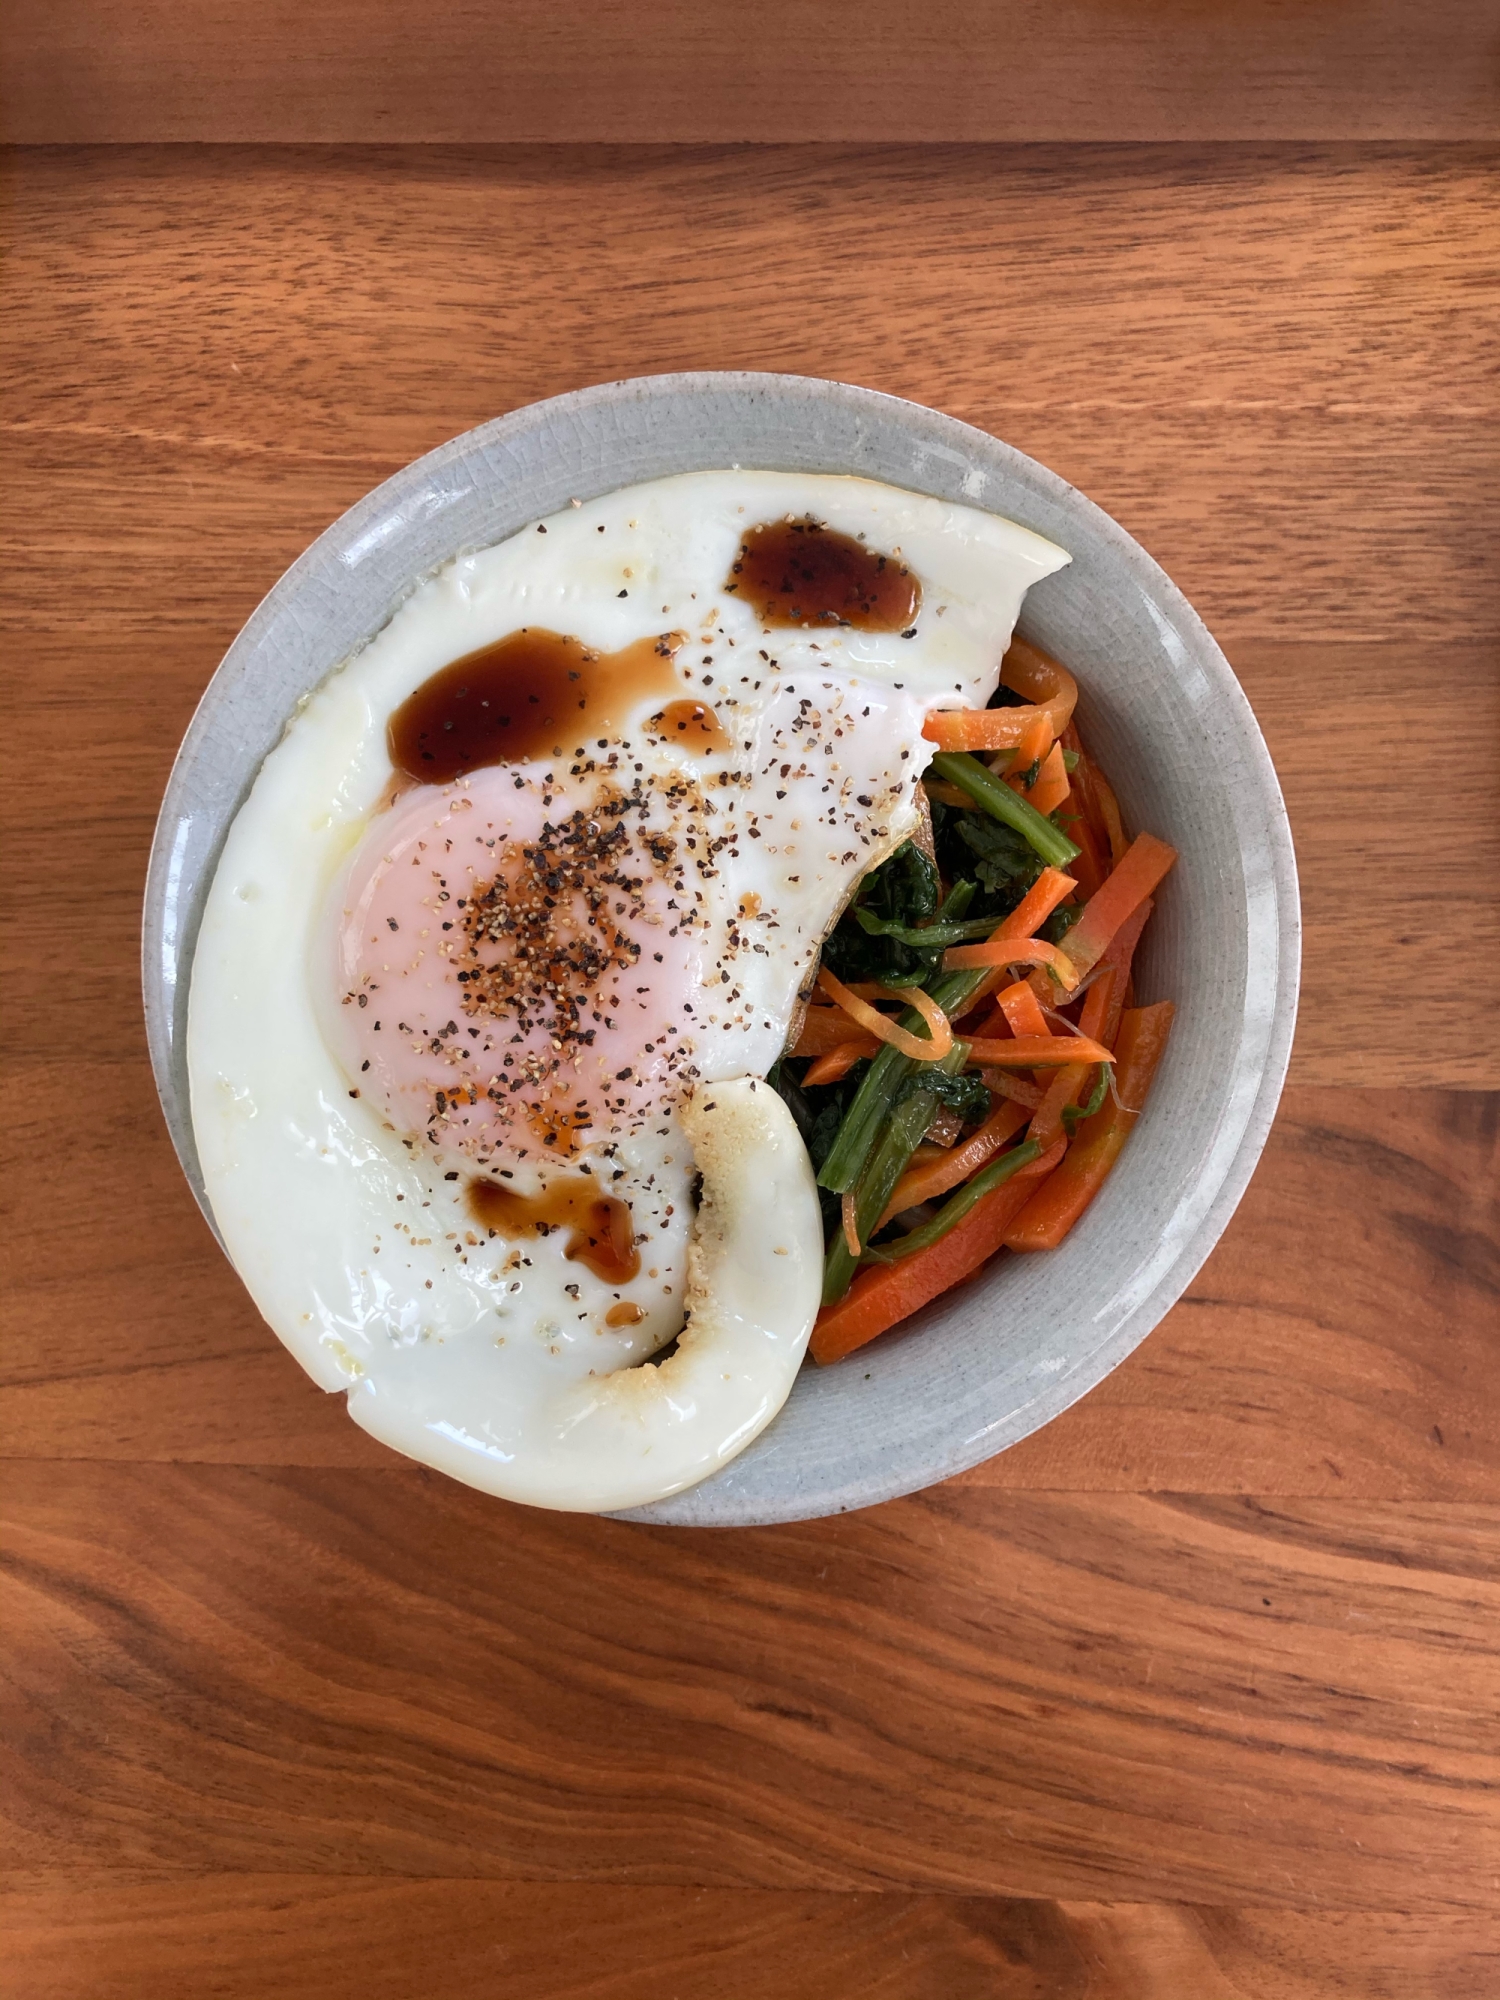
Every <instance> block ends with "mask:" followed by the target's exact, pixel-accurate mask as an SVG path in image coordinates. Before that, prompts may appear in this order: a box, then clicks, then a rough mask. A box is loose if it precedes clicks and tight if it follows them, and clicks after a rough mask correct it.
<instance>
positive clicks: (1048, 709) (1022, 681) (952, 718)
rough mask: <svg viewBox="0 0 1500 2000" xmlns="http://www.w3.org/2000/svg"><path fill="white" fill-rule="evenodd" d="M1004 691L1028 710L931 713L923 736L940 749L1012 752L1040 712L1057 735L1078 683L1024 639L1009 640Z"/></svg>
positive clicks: (1069, 711)
mask: <svg viewBox="0 0 1500 2000" xmlns="http://www.w3.org/2000/svg"><path fill="white" fill-rule="evenodd" d="M1000 679H1001V682H1002V684H1003V685H1004V686H1006V687H1009V688H1014V689H1015V691H1016V693H1017V694H1024V695H1025V697H1026V699H1027V701H1028V702H1030V703H1032V704H1034V705H1033V706H1032V707H1029V708H948V709H934V710H932V711H931V712H930V713H929V714H928V716H927V718H926V720H925V721H924V722H923V724H922V734H923V735H924V736H925V737H926V738H927V740H928V742H929V743H936V745H937V746H938V748H939V749H940V750H1013V749H1014V748H1015V747H1016V745H1017V744H1018V743H1019V742H1020V740H1021V738H1022V736H1023V735H1024V734H1025V732H1026V730H1027V729H1028V728H1029V727H1030V725H1031V723H1032V722H1033V721H1035V719H1036V717H1037V715H1038V713H1039V712H1040V713H1042V714H1044V715H1045V716H1046V717H1047V720H1048V725H1049V727H1050V728H1051V731H1052V734H1053V735H1054V736H1061V735H1062V733H1063V731H1064V730H1065V729H1066V728H1067V726H1068V724H1069V722H1070V721H1071V720H1072V717H1073V710H1074V708H1075V707H1076V706H1077V704H1078V683H1077V681H1075V680H1074V678H1073V676H1072V675H1071V674H1070V673H1069V672H1068V670H1067V668H1066V667H1065V666H1063V665H1061V664H1060V662H1058V661H1057V660H1054V659H1053V658H1052V657H1051V655H1050V654H1048V653H1044V652H1043V651H1042V650H1041V648H1040V647H1039V646H1033V645H1030V644H1029V643H1028V642H1027V641H1026V640H1025V639H1012V641H1011V643H1010V650H1009V651H1008V652H1007V653H1006V655H1005V658H1004V660H1003V661H1002V662H1001V666H1000Z"/></svg>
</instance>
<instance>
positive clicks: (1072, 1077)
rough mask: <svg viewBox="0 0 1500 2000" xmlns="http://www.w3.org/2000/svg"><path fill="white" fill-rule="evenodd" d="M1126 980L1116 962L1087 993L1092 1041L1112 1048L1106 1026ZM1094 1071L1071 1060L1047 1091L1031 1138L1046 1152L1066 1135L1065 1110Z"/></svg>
mask: <svg viewBox="0 0 1500 2000" xmlns="http://www.w3.org/2000/svg"><path fill="white" fill-rule="evenodd" d="M1124 984H1125V982H1124V980H1123V979H1122V978H1120V976H1119V975H1118V974H1117V973H1116V971H1115V968H1114V967H1113V966H1112V965H1107V966H1105V968H1104V969H1103V971H1102V972H1101V973H1100V974H1099V976H1098V978H1097V979H1096V980H1095V981H1094V983H1093V985H1092V986H1091V987H1090V988H1089V990H1088V992H1087V993H1085V995H1084V996H1083V1006H1082V1007H1081V1008H1080V1009H1079V1013H1078V1025H1079V1027H1080V1028H1081V1029H1082V1031H1083V1032H1084V1034H1086V1035H1087V1036H1088V1037H1089V1039H1090V1040H1091V1041H1095V1042H1098V1043H1100V1044H1101V1045H1102V1046H1103V1047H1105V1048H1108V1047H1109V1041H1108V1038H1107V1037H1106V1035H1105V1034H1104V1032H1103V1031H1104V1028H1105V1025H1106V1023H1107V1022H1108V1020H1109V1017H1110V1002H1111V1001H1112V999H1113V997H1114V993H1115V989H1116V987H1117V986H1118V987H1120V988H1121V989H1123V987H1124ZM1093 1074H1094V1070H1093V1065H1092V1064H1090V1063H1069V1064H1068V1066H1067V1068H1066V1069H1060V1070H1059V1071H1058V1072H1057V1074H1056V1076H1054V1077H1053V1079H1052V1081H1051V1083H1049V1084H1048V1086H1047V1090H1046V1094H1045V1095H1044V1097H1043V1098H1042V1101H1041V1104H1040V1105H1039V1106H1038V1107H1037V1113H1036V1116H1035V1117H1034V1118H1033V1119H1032V1121H1031V1130H1030V1132H1029V1133H1028V1134H1027V1137H1028V1138H1031V1139H1035V1140H1036V1142H1037V1144H1038V1145H1039V1146H1040V1147H1041V1149H1042V1151H1043V1152H1044V1153H1045V1152H1046V1150H1047V1148H1048V1147H1049V1146H1050V1145H1052V1144H1053V1143H1054V1142H1055V1141H1056V1140H1058V1139H1060V1138H1061V1137H1062V1136H1063V1113H1064V1112H1065V1111H1071V1110H1072V1109H1073V1107H1074V1106H1075V1105H1076V1104H1077V1102H1078V1100H1079V1098H1080V1097H1081V1096H1082V1095H1083V1092H1084V1089H1085V1087H1086V1086H1087V1084H1088V1081H1089V1078H1090V1077H1091V1076H1092V1075H1093Z"/></svg>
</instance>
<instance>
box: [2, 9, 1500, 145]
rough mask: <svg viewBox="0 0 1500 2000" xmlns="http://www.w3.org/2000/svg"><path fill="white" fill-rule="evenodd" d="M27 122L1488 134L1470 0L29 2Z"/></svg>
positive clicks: (874, 132)
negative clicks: (1409, 1) (919, 4)
mask: <svg viewBox="0 0 1500 2000" xmlns="http://www.w3.org/2000/svg"><path fill="white" fill-rule="evenodd" d="M6 11H7V15H8V17H9V18H8V22H7V35H6V40H7V43H8V47H9V60H8V64H7V69H8V73H9V81H8V86H7V89H6V92H5V95H4V98H3V99H0V112H3V118H4V124H3V129H4V131H5V132H6V134H7V136H8V137H10V138H11V139H13V140H20V141H24V142H26V143H29V144H56V143H59V142H77V141H95V140H101V139H107V140H162V139H178V140H180V139H192V140H200V141H203V140H207V141H220V140H232V139H253V140H277V141H288V140H299V141H300V140H318V141H327V140H339V139H353V140H359V139H368V138H370V137H374V136H378V137H382V138H385V139H388V140H401V141H406V142H411V141H422V142H431V141H435V140H455V139H456V140H470V141H496V140H509V141H518V140H543V141H559V140H582V139H611V140H629V141H658V142H659V141H661V140H671V141H676V142H681V141H702V140H714V139H724V138H728V139H755V140H771V139H794V140H801V139H855V140H872V139H873V140H897V139H899V140H913V139H916V140H943V139H954V138H957V139H975V140H1015V139H1180V138H1188V139H1203V140H1214V139H1240V138H1271V139H1306V138H1318V139H1329V138H1358V139H1412V138H1422V139H1465V138H1479V137H1489V136H1493V135H1494V134H1495V133H1496V131H1497V129H1500V118H1497V91H1496V82H1495V72H1494V59H1495V53H1496V46H1497V43H1496V32H1495V24H1494V21H1493V18H1492V16H1491V14H1490V12H1489V10H1488V9H1486V8H1484V7H1482V6H1480V7H1476V6H1473V5H1470V4H1466V0H1430V4H1429V5H1428V6H1427V7H1425V8H1423V9H1422V10H1421V11H1420V12H1416V11H1414V10H1413V9H1412V8H1411V7H1410V6H1409V5H1406V4H1404V0H1320V4H1317V5H1301V6H1299V5H1296V4H1291V3H1290V0H1236V4H1234V5H1227V6H1207V5H1203V4H1201V0H1152V4H1151V5H1149V6H1146V7H1121V6H1117V5H1112V4H1110V0H994V4H989V5H985V4H982V3H981V0H929V4H928V5H927V6H926V7H923V8H921V9H914V8H911V7H909V6H906V5H902V4H899V0H869V4H866V5H864V6H862V7H861V8H860V9H859V10H858V12H857V14H851V12H850V10H849V9H848V8H847V7H844V6H839V5H837V4H835V0H821V4H817V5H813V6H807V5H802V4H794V0H764V4H763V5H761V6H760V7H758V8H757V9H756V10H755V12H754V14H753V15H751V16H749V17H747V16H746V14H745V12H744V10H743V9H742V8H734V7H729V6H727V5H723V4H718V5H709V6H704V5H697V4H694V0H637V4H636V5H634V6H632V7H629V8H618V7H612V6H609V5H607V4H605V0H572V4H570V5H569V6H567V7H555V6H548V5H546V4H545V0H499V4H488V5H481V4H478V0H438V4H436V5H432V6H428V7H426V8H423V9H421V10H420V11H419V10H418V9H416V8H414V7H413V6H412V5H411V4H410V0H360V4H354V0H320V4H319V5H318V6H317V7H315V8H308V7H304V6H298V5H296V4H295V0H269V4H268V5H266V6H263V7H260V8H257V9H256V10H255V11H254V12H253V13H246V12H245V11H244V10H242V9H240V8H237V7H234V6H230V5H226V4H224V0H144V4H142V0H134V4H129V5H127V4H124V0H53V4H51V5H45V4H43V0H9V5H8V7H7V10H6Z"/></svg>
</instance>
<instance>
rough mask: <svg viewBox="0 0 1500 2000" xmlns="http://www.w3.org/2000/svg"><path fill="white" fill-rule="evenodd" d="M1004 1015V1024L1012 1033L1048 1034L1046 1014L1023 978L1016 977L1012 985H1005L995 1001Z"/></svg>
mask: <svg viewBox="0 0 1500 2000" xmlns="http://www.w3.org/2000/svg"><path fill="white" fill-rule="evenodd" d="M995 1004H996V1006H997V1007H998V1008H999V1010H1000V1012H1001V1013H1002V1014H1003V1015H1004V1016H1005V1025H1006V1026H1007V1027H1008V1028H1009V1029H1010V1031H1011V1033H1012V1034H1013V1035H1050V1034H1051V1033H1052V1030H1051V1029H1050V1028H1049V1027H1048V1026H1047V1016H1046V1015H1045V1014H1044V1013H1043V1012H1042V1009H1041V1006H1040V1003H1039V1002H1038V1000H1037V997H1036V995H1035V994H1034V993H1033V992H1032V990H1031V988H1030V987H1029V986H1028V985H1027V983H1026V981H1025V980H1024V979H1018V980H1017V981H1016V983H1015V985H1014V986H1007V987H1006V989H1005V991H1004V992H1003V993H1001V994H1000V995H999V996H998V997H997V999H996V1002H995Z"/></svg>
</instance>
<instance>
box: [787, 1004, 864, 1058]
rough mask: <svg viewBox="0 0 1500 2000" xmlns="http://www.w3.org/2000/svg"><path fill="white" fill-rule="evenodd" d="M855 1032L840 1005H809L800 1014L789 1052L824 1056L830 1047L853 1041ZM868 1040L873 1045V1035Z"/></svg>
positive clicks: (852, 1024) (841, 1045)
mask: <svg viewBox="0 0 1500 2000" xmlns="http://www.w3.org/2000/svg"><path fill="white" fill-rule="evenodd" d="M857 1033H858V1030H857V1029H856V1027H855V1026H854V1023H853V1022H852V1021H851V1020H850V1019H849V1016H848V1015H847V1014H846V1013H845V1012H844V1010H843V1008H842V1007H809V1008H808V1010H807V1012H806V1013H805V1014H804V1015H803V1016H802V1026H801V1027H800V1028H799V1029H798V1030H797V1039H796V1041H795V1042H793V1044H792V1048H791V1053H792V1054H793V1055H794V1056H826V1055H827V1054H828V1052H829V1050H830V1049H839V1048H842V1047H843V1046H844V1044H845V1043H846V1042H849V1041H853V1040H854V1038H855V1036H856V1035H857ZM870 1041H871V1043H872V1045H873V1044H874V1041H875V1037H874V1036H873V1035H871V1037H870Z"/></svg>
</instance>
